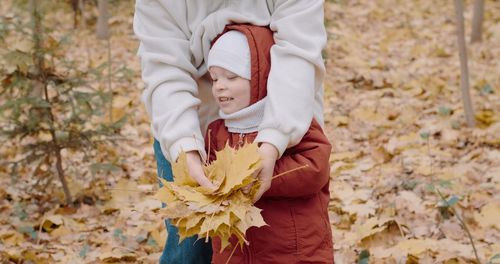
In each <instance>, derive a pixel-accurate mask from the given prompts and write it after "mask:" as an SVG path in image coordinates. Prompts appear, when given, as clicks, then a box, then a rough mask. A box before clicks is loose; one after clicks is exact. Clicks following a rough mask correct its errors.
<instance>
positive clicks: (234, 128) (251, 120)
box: [219, 97, 266, 133]
mask: <svg viewBox="0 0 500 264" xmlns="http://www.w3.org/2000/svg"><path fill="white" fill-rule="evenodd" d="M265 105H266V97H264V98H262V99H261V100H259V101H258V102H256V103H255V104H252V105H250V106H248V107H245V108H243V109H241V110H239V111H237V112H234V113H231V114H228V115H227V114H224V113H223V112H222V111H221V110H219V116H220V117H221V118H222V119H224V124H225V125H226V127H227V129H228V130H229V132H231V133H251V132H255V131H257V129H258V127H259V125H260V123H261V122H262V118H263V117H264V107H265Z"/></svg>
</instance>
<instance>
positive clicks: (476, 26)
mask: <svg viewBox="0 0 500 264" xmlns="http://www.w3.org/2000/svg"><path fill="white" fill-rule="evenodd" d="M483 20H484V0H475V1H474V17H473V18H472V32H471V37H470V41H471V42H481V40H482V37H483Z"/></svg>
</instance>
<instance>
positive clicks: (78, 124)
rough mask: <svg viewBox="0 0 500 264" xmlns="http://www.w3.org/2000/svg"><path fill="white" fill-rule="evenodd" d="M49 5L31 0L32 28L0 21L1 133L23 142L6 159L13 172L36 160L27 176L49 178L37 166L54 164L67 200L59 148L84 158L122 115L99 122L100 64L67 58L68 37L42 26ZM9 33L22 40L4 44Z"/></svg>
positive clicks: (102, 103)
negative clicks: (0, 34) (83, 65)
mask: <svg viewBox="0 0 500 264" xmlns="http://www.w3.org/2000/svg"><path fill="white" fill-rule="evenodd" d="M49 4H50V3H48V2H40V1H38V0H30V2H29V3H28V5H29V8H30V11H31V12H30V13H31V18H32V19H31V22H30V24H31V25H32V27H31V30H26V22H25V19H23V18H20V17H19V16H14V19H17V20H16V21H15V23H12V22H11V21H7V23H9V24H8V25H9V26H5V27H4V25H0V26H1V27H2V28H6V29H8V32H4V36H5V37H4V38H2V39H0V42H1V43H0V44H2V46H5V47H7V50H6V52H5V53H4V54H3V57H4V61H5V64H4V65H1V67H0V76H2V81H1V82H2V86H1V87H0V95H2V99H1V100H0V137H2V142H4V139H5V141H7V140H15V141H16V142H18V144H19V145H20V146H21V147H22V153H20V155H19V156H18V157H17V158H16V160H13V161H8V162H7V163H6V164H7V165H10V168H11V169H12V175H16V174H17V173H16V172H15V171H16V170H17V169H18V168H20V167H21V166H28V165H30V164H35V167H34V170H33V174H32V175H34V176H37V175H38V174H40V175H39V176H40V177H50V176H51V170H50V169H49V170H44V169H40V168H42V167H44V166H45V167H48V168H52V167H53V166H54V165H55V171H56V174H57V176H58V178H59V180H60V182H61V184H62V188H63V191H64V194H65V197H66V204H68V205H70V204H71V203H72V196H71V193H70V191H69V188H68V184H67V180H66V176H65V173H64V167H63V155H62V151H63V150H64V149H71V150H73V151H77V152H82V153H83V154H84V155H85V157H88V156H89V153H88V151H89V150H91V149H93V148H95V147H98V146H100V145H103V144H108V143H110V140H111V139H112V136H113V135H115V134H116V133H117V132H119V129H120V128H121V126H122V125H123V124H124V122H125V120H126V119H125V117H124V118H122V119H120V120H118V121H117V122H115V123H106V122H104V120H103V119H102V116H103V111H102V110H103V109H104V108H105V107H106V104H107V103H108V102H109V98H110V95H109V94H107V93H105V92H103V91H101V90H99V89H95V88H94V87H93V86H92V84H91V83H92V82H95V81H98V80H99V78H100V76H101V73H100V68H98V69H88V70H80V69H78V68H77V67H76V66H75V64H76V62H75V61H71V60H68V58H67V56H66V54H65V46H67V39H66V38H64V37H63V38H61V39H60V40H58V39H56V38H55V37H54V36H53V35H52V34H50V28H45V27H44V26H43V23H42V22H43V13H44V12H45V11H44V9H43V6H44V5H49ZM1 21H2V22H3V21H4V20H3V19H2V20H1ZM9 34H12V35H15V37H14V38H13V39H22V41H21V42H10V43H7V42H6V41H7V39H9V38H8V37H7V35H9ZM30 36H31V40H30V38H29V37H30ZM4 44H5V45H4ZM56 69H57V70H56ZM2 163H3V161H2Z"/></svg>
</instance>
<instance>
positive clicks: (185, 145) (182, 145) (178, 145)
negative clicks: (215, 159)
mask: <svg viewBox="0 0 500 264" xmlns="http://www.w3.org/2000/svg"><path fill="white" fill-rule="evenodd" d="M193 150H196V151H198V153H199V154H200V157H201V160H202V162H203V161H205V160H206V159H207V153H205V144H204V143H203V141H201V140H197V139H196V138H194V137H185V138H181V139H179V140H177V141H175V142H174V143H173V144H172V145H171V146H170V148H169V150H168V154H169V155H170V160H171V161H172V162H175V161H176V160H177V158H178V157H179V154H180V153H181V151H184V152H188V151H193Z"/></svg>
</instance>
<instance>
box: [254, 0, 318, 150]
mask: <svg viewBox="0 0 500 264" xmlns="http://www.w3.org/2000/svg"><path fill="white" fill-rule="evenodd" d="M271 11H272V17H271V23H270V28H271V30H273V31H274V32H275V33H274V39H275V45H273V47H272V48H271V62H272V63H271V71H270V73H269V79H268V84H267V87H268V89H267V97H268V103H267V104H266V108H265V112H264V119H263V121H262V123H261V125H260V126H259V133H258V135H257V138H256V142H267V143H271V144H273V145H274V146H275V147H276V148H277V149H278V152H279V156H281V155H283V153H284V151H285V149H286V148H287V147H290V146H294V145H296V144H298V143H299V142H300V140H301V138H302V136H303V135H304V134H305V133H306V131H307V129H308V128H309V124H310V123H311V120H312V118H313V112H314V109H313V105H314V103H315V94H316V92H317V91H316V90H317V89H322V82H323V76H324V73H325V68H324V63H323V59H322V55H321V52H322V49H323V48H324V47H325V45H326V30H325V27H324V21H323V17H324V13H323V12H324V11H323V1H320V0H298V1H285V0H277V1H275V4H274V7H273V10H271Z"/></svg>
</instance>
